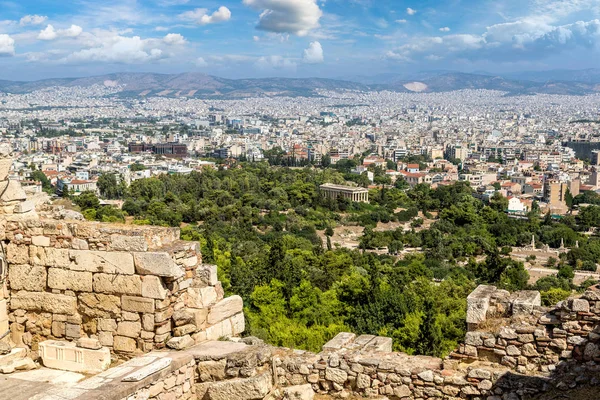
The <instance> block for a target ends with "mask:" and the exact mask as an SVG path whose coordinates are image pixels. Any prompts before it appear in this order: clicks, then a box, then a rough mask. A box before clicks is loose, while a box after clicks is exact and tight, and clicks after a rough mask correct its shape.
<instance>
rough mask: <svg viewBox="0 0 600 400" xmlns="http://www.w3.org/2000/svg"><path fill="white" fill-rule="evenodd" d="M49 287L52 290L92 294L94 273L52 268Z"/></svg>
mask: <svg viewBox="0 0 600 400" xmlns="http://www.w3.org/2000/svg"><path fill="white" fill-rule="evenodd" d="M48 286H49V287H50V288H52V289H59V290H72V291H74V292H91V291H92V273H91V272H84V271H71V270H68V269H60V268H50V269H49V270H48Z"/></svg>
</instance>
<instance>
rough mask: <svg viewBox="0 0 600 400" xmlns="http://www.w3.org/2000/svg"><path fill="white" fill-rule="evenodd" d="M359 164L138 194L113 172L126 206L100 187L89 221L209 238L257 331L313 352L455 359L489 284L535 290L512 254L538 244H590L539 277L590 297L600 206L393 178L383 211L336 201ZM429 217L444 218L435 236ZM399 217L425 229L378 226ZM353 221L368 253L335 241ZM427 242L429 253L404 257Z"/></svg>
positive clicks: (200, 177)
mask: <svg viewBox="0 0 600 400" xmlns="http://www.w3.org/2000/svg"><path fill="white" fill-rule="evenodd" d="M347 167H348V166H342V167H341V168H338V169H329V168H328V169H314V168H309V167H306V168H285V167H271V166H269V165H268V164H267V163H243V164H241V165H240V166H239V168H233V169H229V170H219V171H217V170H212V169H206V170H203V171H202V172H193V173H191V174H189V175H162V176H160V177H158V178H149V179H142V180H137V181H134V182H133V183H132V184H131V185H130V186H129V187H126V186H125V185H123V184H119V179H118V177H116V176H114V175H104V176H102V177H101V180H100V182H99V184H98V186H99V190H100V192H101V195H102V197H104V198H121V199H124V200H125V203H124V205H123V209H122V210H117V209H114V208H112V207H109V206H104V207H100V205H99V202H98V199H97V197H96V196H95V195H94V194H92V193H84V194H82V195H80V196H77V197H74V202H75V203H76V204H78V205H79V206H80V208H81V209H82V211H83V213H84V215H85V216H86V218H89V219H98V220H104V221H122V220H124V218H125V217H126V216H130V217H133V218H134V220H133V223H138V224H158V225H167V226H182V237H183V238H184V239H186V240H198V241H200V242H201V245H202V253H203V258H204V262H206V263H215V264H217V265H218V267H219V278H220V280H221V281H222V282H223V284H224V288H225V290H226V292H227V293H230V294H233V293H235V294H239V295H241V296H242V297H243V298H244V301H245V305H246V310H245V312H246V317H247V322H248V325H247V333H248V334H251V335H255V336H258V337H261V338H263V339H265V340H266V341H268V342H270V343H272V344H275V345H281V346H287V347H295V348H302V349H309V350H319V349H320V346H322V345H323V344H324V343H325V342H326V341H327V340H328V339H330V338H331V337H333V336H334V335H335V334H337V333H338V332H340V331H352V332H356V333H359V334H362V333H370V334H378V335H385V336H390V337H392V338H393V339H394V347H395V349H397V350H401V351H405V352H407V353H411V354H428V355H444V354H447V353H448V352H449V351H450V350H452V349H453V348H454V347H455V346H456V345H457V342H458V341H459V340H462V339H463V337H464V333H465V328H466V326H465V313H466V297H467V295H468V294H469V293H470V292H471V291H472V290H473V289H474V288H475V287H476V285H477V284H479V283H493V284H496V285H498V286H500V287H503V288H506V289H509V290H519V289H525V288H527V287H528V286H527V281H528V273H527V271H526V270H525V268H524V266H523V264H522V263H520V262H517V261H514V260H512V259H511V258H510V257H508V254H509V253H510V251H511V248H512V247H513V246H524V245H527V244H529V243H530V242H531V238H532V236H534V237H535V238H536V242H538V243H544V244H549V245H550V246H551V247H558V246H559V245H560V242H561V239H562V240H564V243H565V245H566V246H574V245H575V242H576V241H578V244H579V247H578V248H574V249H573V250H572V251H571V252H569V253H568V254H564V255H563V256H561V257H560V258H559V259H556V260H551V261H550V262H549V264H551V265H550V266H551V267H553V268H556V269H557V270H558V276H556V277H548V278H543V279H541V280H539V281H538V282H537V284H536V288H537V289H538V290H541V291H542V294H543V299H544V301H545V302H547V303H553V302H555V301H558V300H561V299H563V298H565V297H566V296H568V295H569V294H570V293H571V291H572V290H576V289H578V288H577V287H575V286H574V285H573V283H572V279H573V270H574V269H595V267H596V263H597V262H600V241H599V240H598V239H597V238H596V237H593V236H590V235H586V234H585V232H586V231H587V230H589V228H590V227H595V226H598V225H599V224H600V206H598V205H592V206H589V207H587V208H583V209H582V210H581V212H580V213H579V214H578V215H577V216H575V217H573V216H567V217H565V218H563V219H562V220H561V221H555V220H553V219H552V218H551V216H550V215H540V213H539V210H538V209H537V207H534V210H533V211H532V212H530V213H529V215H528V216H527V218H524V219H515V218H510V217H509V216H508V215H506V213H505V212H504V210H505V209H506V202H507V200H506V199H505V198H503V197H502V196H500V195H496V196H494V197H493V198H492V199H491V201H490V202H489V203H484V202H482V201H481V200H479V199H477V198H475V197H474V196H473V189H472V188H471V187H470V186H469V185H468V184H466V183H464V182H458V183H456V184H454V185H450V186H440V187H438V188H437V189H431V188H430V187H429V186H427V185H418V186H416V187H414V188H412V189H406V185H405V183H404V182H402V181H399V182H397V183H396V185H395V186H392V185H389V184H385V183H386V182H384V181H383V180H382V179H379V181H380V182H381V184H380V185H377V188H374V189H371V190H370V203H369V204H366V203H365V204H363V203H350V202H348V201H347V200H346V199H342V198H340V199H338V200H328V199H323V198H322V197H321V196H320V194H319V185H320V184H323V183H328V182H329V183H344V182H345V181H347V180H348V179H349V178H353V179H354V180H355V179H356V178H355V177H352V176H350V174H348V169H347ZM388 183H389V182H388ZM586 196H587V197H586V198H583V197H579V196H578V197H576V198H575V200H574V203H578V202H579V203H584V202H585V203H586V204H600V199H599V198H597V197H595V196H597V195H595V194H594V195H590V194H586ZM423 218H427V219H430V220H433V221H434V222H433V223H432V224H431V225H430V226H429V227H428V228H426V229H425V228H423V227H420V225H421V223H422V221H423ZM390 221H397V222H409V221H411V226H412V228H411V229H410V230H409V231H405V230H404V229H403V227H400V228H398V229H395V230H387V231H383V232H382V231H378V230H375V229H374V228H375V227H376V226H377V224H378V223H380V222H383V223H386V222H390ZM352 225H354V226H362V227H364V233H363V235H362V237H361V238H360V245H359V248H358V249H355V250H350V249H345V248H341V247H339V246H336V244H335V243H332V242H331V236H332V234H333V230H334V229H335V228H336V227H339V226H352ZM318 233H321V236H320V235H319V234H318ZM322 238H325V240H323V239H322ZM415 248H420V251H414V252H410V253H408V254H404V256H403V257H399V256H398V254H400V253H401V252H402V250H406V249H415ZM374 249H380V251H378V252H375V251H373V250H374ZM382 249H387V251H385V250H384V251H382ZM378 253H384V254H378ZM586 284H589V283H586Z"/></svg>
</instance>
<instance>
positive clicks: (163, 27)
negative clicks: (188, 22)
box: [154, 26, 169, 32]
mask: <svg viewBox="0 0 600 400" xmlns="http://www.w3.org/2000/svg"><path fill="white" fill-rule="evenodd" d="M154 30H155V31H156V32H166V31H168V30H169V28H167V27H166V26H157V27H156V28H154Z"/></svg>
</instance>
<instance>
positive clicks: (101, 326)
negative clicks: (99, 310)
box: [98, 318, 117, 332]
mask: <svg viewBox="0 0 600 400" xmlns="http://www.w3.org/2000/svg"><path fill="white" fill-rule="evenodd" d="M98 330H99V331H107V332H115V331H116V330H117V321H115V320H114V319H109V318H98Z"/></svg>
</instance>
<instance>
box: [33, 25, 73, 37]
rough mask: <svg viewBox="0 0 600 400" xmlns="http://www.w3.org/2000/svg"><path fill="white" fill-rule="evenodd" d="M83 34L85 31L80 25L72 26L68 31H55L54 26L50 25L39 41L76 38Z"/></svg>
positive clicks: (44, 30)
mask: <svg viewBox="0 0 600 400" xmlns="http://www.w3.org/2000/svg"><path fill="white" fill-rule="evenodd" d="M82 32H83V29H82V28H81V27H80V26H78V25H71V26H70V27H69V28H67V29H59V30H56V29H54V26H52V25H48V26H46V28H45V29H43V30H41V31H40V33H39V35H38V37H37V38H38V39H39V40H54V39H57V38H61V37H65V38H76V37H78V36H79V35H81V33H82Z"/></svg>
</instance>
